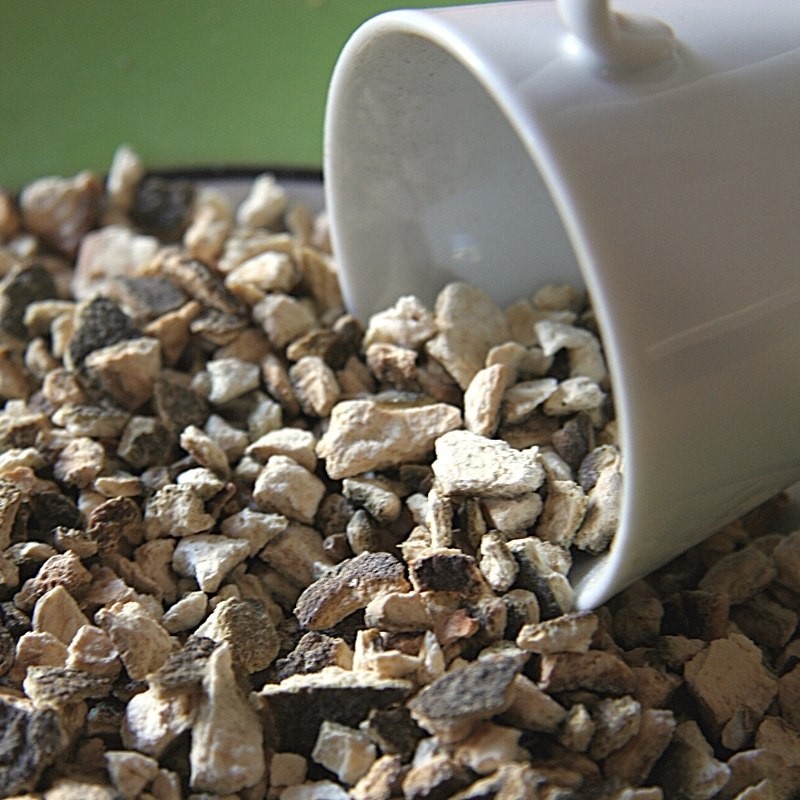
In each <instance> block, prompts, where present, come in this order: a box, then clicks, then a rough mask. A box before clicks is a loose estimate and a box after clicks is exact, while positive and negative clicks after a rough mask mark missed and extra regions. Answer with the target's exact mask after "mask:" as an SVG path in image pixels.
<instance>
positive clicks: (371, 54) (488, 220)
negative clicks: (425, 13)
mask: <svg viewBox="0 0 800 800" xmlns="http://www.w3.org/2000/svg"><path fill="white" fill-rule="evenodd" d="M465 59H467V60H465V61H462V60H460V59H459V58H457V57H456V56H454V55H453V54H451V53H450V52H447V51H445V50H444V49H443V48H442V46H441V45H440V44H439V43H437V42H433V41H430V40H429V39H427V38H426V37H425V36H423V35H420V34H419V33H416V32H408V31H397V30H386V31H383V32H379V33H378V34H375V33H374V32H373V33H372V34H371V35H365V36H362V37H361V39H360V40H358V41H357V42H355V43H353V44H352V45H351V47H350V52H349V55H348V57H347V58H346V59H343V64H342V65H341V66H340V68H339V69H338V70H337V74H336V75H335V76H334V81H333V84H332V88H331V98H330V100H329V112H328V120H327V125H326V133H327V142H326V144H327V148H328V151H327V156H326V175H325V179H326V184H327V191H328V198H329V209H330V212H331V219H332V222H333V237H334V244H335V246H336V251H337V254H338V261H339V263H340V268H341V271H342V283H343V290H344V293H345V299H346V301H347V303H348V306H349V308H350V309H351V310H353V311H354V313H356V314H358V315H360V316H367V315H368V314H370V313H372V312H374V311H377V310H379V309H381V308H385V307H386V306H388V305H391V304H392V303H393V302H394V301H395V300H396V299H397V297H398V296H401V295H403V294H409V293H413V294H416V295H417V296H418V297H420V299H422V300H423V301H424V302H426V303H431V302H432V301H433V299H434V298H435V296H436V293H437V291H438V290H439V289H440V288H441V287H442V286H443V285H445V284H446V283H448V282H451V281H456V280H462V281H467V282H469V283H471V284H473V285H476V286H480V287H482V288H484V289H486V290H487V291H488V292H489V293H490V294H491V295H492V297H493V298H494V299H495V300H496V301H497V302H498V303H500V304H501V305H502V304H506V303H508V302H511V301H513V300H516V299H519V298H521V297H525V296H528V295H530V293H531V292H532V291H534V290H535V289H536V288H537V287H538V286H540V285H541V284H543V283H546V282H549V281H559V282H569V283H572V284H575V285H578V286H580V285H582V284H583V279H582V276H581V272H580V269H579V268H578V263H577V259H576V256H575V254H574V252H573V249H572V247H571V245H570V242H569V239H568V237H567V234H566V231H565V229H564V225H563V223H562V221H561V218H560V216H559V213H558V211H557V209H556V207H555V205H554V202H553V199H552V197H551V194H550V191H549V190H548V187H547V185H546V182H545V180H544V179H543V177H542V174H541V173H540V171H539V169H538V168H537V166H536V164H535V163H534V157H535V156H536V155H537V154H532V153H531V152H529V150H528V149H526V146H525V145H524V144H523V140H522V139H521V137H520V135H519V134H518V131H517V129H516V128H515V123H514V121H513V120H511V119H509V117H508V116H506V114H505V113H504V112H503V110H502V109H501V107H500V106H499V104H498V102H497V99H496V97H497V95H496V92H495V89H494V88H493V84H492V81H493V76H492V74H491V68H490V67H488V66H486V65H476V64H474V63H469V61H468V56H465Z"/></svg>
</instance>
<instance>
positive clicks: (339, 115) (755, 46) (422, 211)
mask: <svg viewBox="0 0 800 800" xmlns="http://www.w3.org/2000/svg"><path fill="white" fill-rule="evenodd" d="M623 5H624V15H625V16H624V18H623V16H621V15H616V16H614V17H613V18H610V19H609V18H606V19H601V21H600V22H597V21H596V20H595V22H592V20H593V19H594V17H592V14H596V13H597V9H598V8H601V11H602V9H603V8H605V5H604V4H603V3H598V0H581V1H580V2H578V0H562V8H561V10H562V12H564V17H566V18H567V19H568V20H569V21H570V25H573V26H574V27H575V29H574V30H570V29H569V28H568V27H567V26H566V25H565V23H564V21H563V19H562V16H561V15H560V14H559V8H558V7H557V4H556V3H553V2H547V1H542V0H532V1H528V0H521V1H520V2H512V3H499V4H489V5H484V6H465V7H460V8H451V9H442V10H435V11H397V12H390V13H388V14H384V15H381V16H379V17H377V18H375V19H373V20H371V21H369V22H368V23H366V24H365V25H364V26H363V27H362V28H361V29H360V30H359V31H357V32H356V34H355V35H354V36H353V38H352V39H351V41H350V42H349V43H348V45H347V47H346V48H345V50H344V52H343V54H342V56H341V58H340V60H339V62H338V64H337V67H336V70H335V73H334V76H333V80H332V84H331V90H330V98H329V105H328V111H327V117H326V137H325V141H326V152H325V180H326V191H327V203H328V208H329V212H330V215H331V222H332V234H333V240H334V244H335V247H336V249H337V253H338V257H339V261H340V265H341V269H342V278H343V285H344V291H345V296H346V299H347V302H348V303H349V305H350V307H351V308H352V309H353V310H354V311H355V312H356V313H357V314H359V315H361V316H366V315H367V314H369V313H371V312H372V311H375V310H377V309H379V308H383V307H385V306H387V305H389V304H391V303H392V302H393V301H394V300H395V299H396V298H397V297H398V296H400V295H402V294H408V293H415V294H417V295H419V296H420V297H421V298H422V299H423V300H425V301H427V302H430V301H432V299H433V297H434V296H435V293H436V291H437V290H438V289H439V288H440V287H441V286H442V285H443V284H444V283H446V282H447V281H450V280H467V281H469V282H471V283H474V284H477V285H480V286H483V287H484V288H486V289H487V290H488V291H489V292H490V293H491V294H492V295H493V296H494V297H495V299H496V300H497V301H498V302H500V303H505V302H508V301H510V300H513V299H516V298H518V297H521V296H526V295H529V294H530V293H531V292H532V291H533V290H534V289H535V288H536V287H537V286H538V285H540V284H542V283H544V282H547V281H568V282H578V283H583V284H585V285H586V287H587V288H588V290H589V291H590V294H591V296H592V300H593V303H594V306H595V309H596V313H597V317H598V320H599V323H600V327H601V329H602V333H603V338H604V343H605V347H606V352H607V355H608V359H609V364H610V368H611V374H612V380H613V384H614V391H615V402H616V407H617V414H618V418H619V421H620V428H621V434H622V446H623V448H624V456H625V459H626V466H625V470H626V471H625V482H626V486H625V492H624V496H623V515H622V524H621V528H620V530H619V532H618V535H617V537H616V540H615V542H614V546H613V548H612V550H611V551H610V553H609V554H608V555H607V556H604V557H602V558H600V559H594V560H593V561H591V562H590V563H587V564H586V565H583V566H581V567H579V568H578V569H577V570H576V573H575V574H576V576H578V591H579V605H580V606H581V607H593V606H596V605H598V604H600V603H601V602H603V601H604V600H605V599H607V598H608V597H610V596H611V595H612V594H614V593H615V592H616V591H618V590H619V589H621V588H623V587H624V586H626V585H628V584H630V583H631V582H633V581H634V580H636V579H637V578H639V577H641V576H643V575H644V574H646V573H648V572H649V571H651V570H652V569H654V568H656V567H657V566H659V565H661V564H663V563H665V562H666V561H667V560H669V559H670V558H672V557H673V556H675V555H677V554H678V553H680V552H681V551H683V550H684V549H686V548H688V547H689V546H691V545H692V544H694V543H696V542H697V541H699V540H700V539H702V538H703V537H705V536H706V535H707V534H709V533H711V532H712V531H713V530H715V529H716V528H718V527H719V526H720V525H722V524H724V523H726V522H728V521H730V520H732V519H734V518H736V517H737V516H739V515H741V514H742V513H744V512H745V511H747V510H748V509H750V508H752V507H753V506H755V505H756V504H758V503H759V502H761V501H762V500H764V499H765V498H767V497H768V496H770V495H771V494H772V493H774V492H775V491H778V490H780V489H781V488H783V487H785V486H788V485H789V484H791V483H793V482H795V481H796V480H798V479H799V478H800V425H798V420H800V391H799V390H798V389H800V387H799V386H798V376H800V224H799V221H798V212H799V210H800V6H798V5H797V2H796V0H703V2H697V0H631V2H625V3H624V4H623ZM604 13H607V9H606V12H604ZM581 15H583V16H581ZM601 17H602V14H601ZM631 21H633V22H631ZM620 30H622V31H623V32H624V33H625V36H622V38H620ZM632 31H633V34H632V35H634V36H635V37H640V36H641V37H643V41H644V45H643V46H642V47H639V45H640V44H641V41H640V42H639V43H638V44H637V45H636V47H634V48H633V49H634V50H635V49H636V48H639V50H641V51H643V52H645V55H648V54H649V55H650V56H652V55H653V53H656V52H657V53H658V57H655V58H644V59H640V60H637V58H639V57H638V56H630V52H629V50H630V47H632V45H631V41H630V39H629V38H628V39H626V38H625V37H626V36H627V35H628V34H631V32H632ZM631 52H632V51H631ZM629 56H630V57H629ZM642 63H644V64H645V66H641V64H642ZM581 570H583V572H582V573H581V572H580V571H581Z"/></svg>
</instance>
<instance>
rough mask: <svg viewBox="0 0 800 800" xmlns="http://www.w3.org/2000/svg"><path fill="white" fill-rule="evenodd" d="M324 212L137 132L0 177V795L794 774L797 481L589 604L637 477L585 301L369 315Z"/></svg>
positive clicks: (610, 786)
mask: <svg viewBox="0 0 800 800" xmlns="http://www.w3.org/2000/svg"><path fill="white" fill-rule="evenodd" d="M101 195H102V196H101ZM262 225H267V226H269V228H265V227H259V226H262ZM87 226H88V227H87ZM90 228H91V230H90ZM79 231H80V233H77V232H79ZM326 231H327V225H326V220H325V217H324V215H319V216H318V217H316V218H314V216H313V215H312V214H310V213H309V212H308V211H307V210H306V209H304V208H303V207H301V206H294V205H292V203H291V201H290V200H289V198H288V197H287V196H286V195H285V194H284V192H283V190H282V188H281V187H280V186H278V185H277V183H275V182H274V181H272V180H271V179H267V178H264V179H263V180H260V181H259V182H258V185H257V186H256V187H254V191H253V193H252V195H251V197H250V198H248V200H247V201H246V202H245V203H244V204H238V205H237V204H236V203H234V202H232V200H231V199H230V198H228V197H227V196H223V195H222V194H221V193H220V192H219V191H218V190H217V189H216V188H213V187H201V188H199V189H198V190H195V187H194V186H192V185H190V184H189V183H187V182H185V181H175V180H172V179H170V178H165V177H158V176H146V175H145V174H144V169H143V167H142V164H141V161H140V160H139V159H138V157H137V156H136V154H135V153H134V152H133V151H132V150H130V148H121V149H120V150H119V151H118V153H117V154H116V156H115V158H114V163H113V164H112V166H111V170H110V174H109V177H108V181H107V183H106V185H105V187H103V185H102V184H100V182H99V181H98V180H97V179H96V178H93V177H92V176H89V175H86V174H84V175H81V176H78V177H76V178H74V179H51V180H47V181H45V182H42V183H39V184H38V185H37V186H35V187H34V188H28V189H26V190H23V191H22V192H20V193H16V194H12V193H10V192H3V191H0V273H2V274H0V339H1V340H2V341H0V345H1V347H0V398H2V399H3V404H2V408H0V684H1V685H0V690H1V691H0V716H2V717H3V719H2V720H0V722H1V723H2V725H0V794H4V796H11V797H20V798H26V800H27V799H28V798H29V799H30V800H72V799H73V798H74V800H94V799H95V798H97V799H98V800H100V798H102V800H121V798H131V800H133V798H141V799H142V800H181V798H183V797H187V798H191V799H192V800H206V799H208V800H210V799H211V798H218V799H219V800H223V798H224V799H225V800H233V798H235V797H238V798H241V800H309V798H313V799H314V800H334V798H341V799H342V800H347V799H348V798H352V799H353V800H400V798H402V800H412V798H413V799H414V800H490V798H492V800H601V798H602V800H672V798H675V800H687V799H688V798H690V799H691V800H705V798H708V800H711V798H712V797H715V798H717V799H718V800H745V799H746V798H747V799H749V800H755V798H769V800H778V799H780V800H790V798H793V797H796V796H798V795H800V728H798V726H799V725H800V718H799V715H798V712H797V707H798V698H799V697H800V666H798V661H799V660H800V640H799V639H798V631H797V620H798V615H799V614H800V603H799V602H798V597H800V533H793V534H788V535H785V534H783V533H778V532H777V531H779V530H783V527H784V526H785V523H784V517H783V516H782V508H783V506H784V501H783V500H782V499H781V498H775V499H773V500H772V501H770V502H769V503H767V504H765V505H764V506H763V507H761V508H759V509H756V510H755V511H754V512H752V513H750V514H748V515H746V516H745V517H743V518H742V519H740V520H738V521H736V522H734V523H731V524H730V525H728V526H726V527H725V528H724V529H723V530H721V531H720V532H718V533H717V534H716V535H715V536H713V537H711V538H710V539H709V540H708V541H707V542H704V543H703V544H701V545H699V546H697V547H696V548H694V549H693V550H692V551H691V552H690V553H688V554H686V556H685V557H681V558H679V559H676V561H674V562H673V563H671V564H668V565H666V566H665V567H664V568H663V569H661V570H659V571H658V572H657V573H655V574H653V575H651V576H649V577H647V578H646V579H644V580H642V581H639V582H638V583H636V584H634V585H633V586H631V587H629V588H628V589H627V590H626V591H625V592H623V593H621V594H620V595H619V596H618V597H616V598H614V599H613V600H612V601H611V602H609V603H608V604H607V605H605V606H603V607H602V608H598V609H595V610H594V611H592V612H583V613H580V614H578V613H575V611H574V607H573V606H574V592H573V589H572V586H571V583H570V575H571V570H572V567H573V563H578V562H579V561H580V560H585V559H591V558H592V557H593V555H594V554H595V553H600V552H602V551H603V550H604V549H605V548H606V547H607V546H608V544H609V543H610V541H611V540H612V538H613V536H614V534H615V531H616V527H617V524H618V519H619V512H620V508H621V500H622V490H623V478H624V470H625V462H624V453H623V452H622V451H621V450H620V446H619V445H620V443H619V437H618V425H617V421H616V420H615V418H614V402H613V398H612V397H611V395H610V389H611V380H610V376H609V375H608V371H607V367H606V364H605V359H604V356H603V352H602V347H601V343H600V340H599V339H598V336H597V329H596V320H595V317H594V314H593V311H592V309H591V306H590V305H589V298H588V297H587V296H586V293H585V292H584V291H583V290H581V289H578V288H576V287H570V286H553V285H547V286H543V287H540V288H539V289H537V291H536V292H535V293H534V294H533V295H532V296H531V297H530V298H529V299H520V300H518V301H517V302H515V303H513V304H512V305H510V306H509V307H508V308H506V309H500V308H498V307H497V306H496V305H495V304H494V303H492V301H491V300H489V299H488V297H487V296H486V295H485V293H483V292H481V291H480V290H475V289H473V288H471V287H468V286H465V285H463V284H453V285H450V286H447V287H445V288H444V289H443V291H442V292H441V293H440V295H439V297H438V299H437V301H436V304H435V307H434V308H433V309H432V310H431V309H427V308H425V306H424V304H423V303H421V302H420V301H419V300H418V299H417V298H414V297H405V298H401V299H399V300H398V301H397V302H396V304H395V305H394V306H393V307H392V308H390V309H388V310H387V311H385V312H382V313H379V314H377V315H375V316H373V317H372V318H371V319H370V320H365V321H364V325H362V324H361V322H359V321H358V320H357V319H355V318H354V317H353V316H351V315H350V314H348V313H346V311H345V310H344V308H343V304H342V295H341V293H340V291H339V287H338V284H337V276H336V264H335V260H334V259H333V258H332V254H331V253H330V251H329V249H328V248H329V237H328V235H327V233H326ZM73 234H75V235H76V236H77V238H73V239H72V241H70V237H71V236H73ZM76 253H77V259H76V258H75V254H76ZM76 260H77V262H78V266H77V271H76ZM305 628H308V630H306V629H305ZM270 762H271V763H270ZM25 793H27V794H25Z"/></svg>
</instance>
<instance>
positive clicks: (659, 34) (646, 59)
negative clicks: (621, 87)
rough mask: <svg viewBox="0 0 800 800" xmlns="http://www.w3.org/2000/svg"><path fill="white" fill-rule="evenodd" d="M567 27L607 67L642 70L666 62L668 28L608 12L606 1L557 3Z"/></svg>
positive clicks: (654, 21) (670, 43)
mask: <svg viewBox="0 0 800 800" xmlns="http://www.w3.org/2000/svg"><path fill="white" fill-rule="evenodd" d="M558 11H559V13H560V15H561V18H562V19H563V20H564V22H565V23H566V25H567V27H568V28H569V29H570V30H571V31H572V33H573V34H574V35H575V36H576V37H577V38H578V40H579V41H580V42H581V43H582V44H583V45H584V46H585V47H587V48H588V49H589V50H590V51H591V52H592V53H593V54H594V55H595V56H596V57H597V58H599V59H600V61H601V62H602V63H603V64H604V65H606V66H607V67H612V68H613V67H616V68H622V69H624V70H636V69H643V68H645V67H649V66H653V65H654V64H658V63H660V62H662V61H666V60H667V59H669V58H670V57H671V56H672V54H673V50H674V43H675V37H674V35H673V33H672V29H671V28H670V27H669V26H668V25H666V24H665V23H663V22H661V21H660V20H657V19H655V18H653V17H645V16H640V15H633V14H621V13H619V12H615V11H612V10H611V8H610V7H609V4H608V0H558Z"/></svg>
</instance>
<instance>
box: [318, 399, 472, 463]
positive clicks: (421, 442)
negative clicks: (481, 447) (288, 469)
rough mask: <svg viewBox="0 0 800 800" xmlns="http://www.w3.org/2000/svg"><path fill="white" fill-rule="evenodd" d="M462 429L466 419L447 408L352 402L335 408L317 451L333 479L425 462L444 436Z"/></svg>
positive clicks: (436, 404) (365, 401)
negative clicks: (420, 461) (413, 462)
mask: <svg viewBox="0 0 800 800" xmlns="http://www.w3.org/2000/svg"><path fill="white" fill-rule="evenodd" d="M459 425H461V413H460V412H459V410H458V409H457V408H455V407H453V406H449V405H446V404H444V403H433V404H430V405H409V406H404V405H402V404H400V403H397V404H393V403H389V402H386V403H382V402H380V401H375V400H348V401H343V402H341V403H339V404H338V405H336V406H335V407H334V409H333V411H332V413H331V419H330V425H329V427H328V430H327V431H326V432H325V433H324V435H323V436H322V438H321V439H320V440H319V444H318V445H317V454H318V455H319V456H320V458H324V459H325V466H326V469H327V472H328V475H330V476H331V477H332V478H347V477H352V476H354V475H358V474H359V473H361V472H367V471H368V470H373V469H382V468H385V467H391V466H394V465H398V464H402V463H404V462H406V461H419V460H422V459H424V458H425V457H426V456H427V455H428V453H430V452H431V451H432V450H433V445H434V442H435V441H436V439H437V438H438V437H440V436H441V435H442V434H445V433H447V431H450V430H453V429H454V428H457V427H458V426H459Z"/></svg>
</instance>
